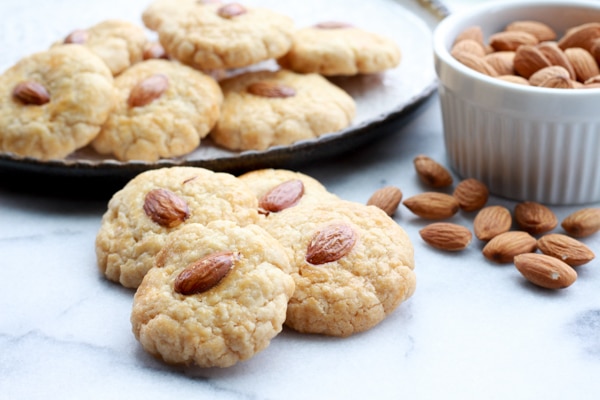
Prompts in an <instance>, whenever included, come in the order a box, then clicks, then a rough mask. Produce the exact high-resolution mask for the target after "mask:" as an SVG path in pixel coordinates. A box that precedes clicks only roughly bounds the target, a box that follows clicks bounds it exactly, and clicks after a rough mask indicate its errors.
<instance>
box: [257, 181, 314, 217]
mask: <svg viewBox="0 0 600 400" xmlns="http://www.w3.org/2000/svg"><path fill="white" fill-rule="evenodd" d="M303 195H304V183H302V181H301V180H300V179H292V180H289V181H285V182H282V183H280V184H279V185H277V186H275V187H274V188H272V189H271V190H269V191H268V192H267V193H265V194H264V195H263V196H262V197H261V198H260V200H259V202H258V206H259V208H260V209H261V210H263V211H264V212H266V213H269V212H279V211H281V210H285V209H286V208H290V207H293V206H295V205H296V204H298V202H299V201H300V199H301V198H302V196H303Z"/></svg>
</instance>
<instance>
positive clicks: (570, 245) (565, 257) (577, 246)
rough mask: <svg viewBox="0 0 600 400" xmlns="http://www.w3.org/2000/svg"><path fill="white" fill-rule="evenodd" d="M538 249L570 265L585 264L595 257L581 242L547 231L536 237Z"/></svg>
mask: <svg viewBox="0 0 600 400" xmlns="http://www.w3.org/2000/svg"><path fill="white" fill-rule="evenodd" d="M537 247H538V249H539V250H540V251H541V252H542V253H544V254H546V255H548V256H552V257H555V258H558V259H559V260H561V261H564V262H565V263H567V264H569V265H570V266H571V267H578V266H580V265H583V264H587V263H588V262H590V261H592V260H593V259H594V258H595V254H594V252H593V251H592V250H591V249H590V248H589V247H588V246H586V245H585V244H584V243H583V242H581V241H579V240H577V239H574V238H572V237H570V236H567V235H563V234H561V233H549V234H547V235H544V236H542V237H541V238H539V239H538V242H537Z"/></svg>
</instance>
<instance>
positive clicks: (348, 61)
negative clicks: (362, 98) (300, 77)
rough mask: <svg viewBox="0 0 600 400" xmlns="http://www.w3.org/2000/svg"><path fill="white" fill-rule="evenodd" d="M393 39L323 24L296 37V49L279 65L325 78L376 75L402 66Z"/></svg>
mask: <svg viewBox="0 0 600 400" xmlns="http://www.w3.org/2000/svg"><path fill="white" fill-rule="evenodd" d="M401 58H402V54H401V51H400V48H399V47H398V45H397V44H396V43H395V42H394V41H393V40H392V39H390V38H387V37H385V36H382V35H379V34H376V33H373V32H369V31H366V30H364V29H361V28H357V27H354V26H352V25H349V24H346V23H340V22H323V23H320V24H317V25H315V26H311V27H307V28H302V29H299V30H298V31H296V33H295V34H294V42H293V45H292V48H291V49H290V51H289V52H287V53H286V54H285V55H284V56H282V57H280V58H279V59H278V60H277V61H278V63H279V65H281V66H282V67H283V68H287V69H291V70H293V71H296V72H301V73H310V72H314V73H318V74H321V75H325V76H335V75H357V74H373V73H377V72H382V71H385V70H386V69H390V68H394V67H396V66H398V65H399V64H400V60H401Z"/></svg>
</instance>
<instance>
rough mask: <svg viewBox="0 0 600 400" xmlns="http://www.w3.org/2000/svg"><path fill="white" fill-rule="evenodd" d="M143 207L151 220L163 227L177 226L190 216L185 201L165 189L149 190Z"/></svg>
mask: <svg viewBox="0 0 600 400" xmlns="http://www.w3.org/2000/svg"><path fill="white" fill-rule="evenodd" d="M143 208H144V212H145V213H146V215H147V216H148V217H150V219H151V220H152V221H154V222H155V223H157V224H158V225H160V226H163V227H165V228H174V227H176V226H179V225H180V224H181V223H183V222H184V221H185V220H186V219H187V218H188V217H189V216H190V210H189V208H188V205H187V203H186V201H185V200H184V199H182V198H181V197H179V196H177V195H176V194H175V193H173V192H171V191H170V190H167V189H152V190H150V191H149V192H148V193H147V194H146V197H145V198H144V207H143Z"/></svg>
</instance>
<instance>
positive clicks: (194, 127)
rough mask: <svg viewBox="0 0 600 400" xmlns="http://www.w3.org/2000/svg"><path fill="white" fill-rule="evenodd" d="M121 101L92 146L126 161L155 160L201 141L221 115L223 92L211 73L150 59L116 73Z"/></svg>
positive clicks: (118, 94) (183, 152)
mask: <svg viewBox="0 0 600 400" xmlns="http://www.w3.org/2000/svg"><path fill="white" fill-rule="evenodd" d="M115 87H116V88H117V102H116V106H115V109H114V110H113V112H111V114H110V115H109V117H108V119H107V121H106V123H105V124H104V125H103V126H102V130H101V131H100V134H99V135H98V137H97V138H96V139H95V140H94V141H93V142H92V147H93V148H94V149H95V150H96V151H97V152H98V153H100V154H112V155H114V156H115V157H116V158H117V159H119V160H122V161H128V160H144V161H157V160H158V159H160V158H169V157H177V156H181V155H184V154H187V153H189V152H191V151H192V150H194V149H195V148H197V147H198V146H199V145H200V141H201V139H202V138H204V137H206V135H208V133H209V132H210V130H211V129H212V127H213V126H214V124H215V123H216V121H217V119H218V118H219V114H220V107H221V103H222V101H223V93H222V92H221V88H220V87H219V84H218V83H217V82H216V81H215V80H214V79H213V78H212V77H210V76H208V75H206V74H204V73H202V72H200V71H197V70H195V69H193V68H190V67H187V66H185V65H183V64H180V63H177V62H171V61H168V60H161V59H151V60H147V61H143V62H139V63H137V64H135V65H133V66H132V67H130V68H128V69H127V70H125V71H124V72H123V73H121V74H120V75H119V76H117V77H115Z"/></svg>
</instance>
